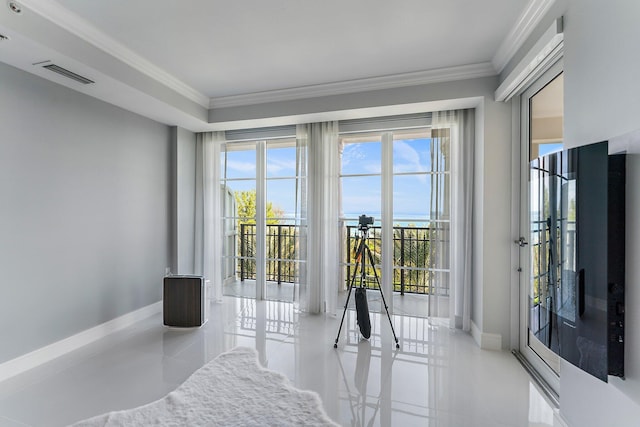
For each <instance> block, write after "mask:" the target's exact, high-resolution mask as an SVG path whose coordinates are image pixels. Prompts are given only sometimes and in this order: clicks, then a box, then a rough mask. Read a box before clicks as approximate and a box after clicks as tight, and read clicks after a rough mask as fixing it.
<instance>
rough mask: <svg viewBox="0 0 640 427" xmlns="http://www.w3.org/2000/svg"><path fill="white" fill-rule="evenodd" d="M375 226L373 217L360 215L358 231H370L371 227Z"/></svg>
mask: <svg viewBox="0 0 640 427" xmlns="http://www.w3.org/2000/svg"><path fill="white" fill-rule="evenodd" d="M372 225H373V217H372V216H366V215H360V216H359V217H358V229H359V230H368V229H369V227H370V226H372Z"/></svg>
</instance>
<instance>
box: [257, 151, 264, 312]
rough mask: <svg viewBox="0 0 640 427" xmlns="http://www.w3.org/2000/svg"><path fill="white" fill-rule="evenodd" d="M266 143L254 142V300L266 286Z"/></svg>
mask: <svg viewBox="0 0 640 427" xmlns="http://www.w3.org/2000/svg"><path fill="white" fill-rule="evenodd" d="M266 147H267V143H266V141H258V142H257V143H256V300H263V299H264V297H265V288H266V283H267V282H266V277H267V272H266V256H267V239H266V235H267V219H266V215H267V209H266V206H267V202H266V187H267V181H266V175H267V171H266V169H267V150H266Z"/></svg>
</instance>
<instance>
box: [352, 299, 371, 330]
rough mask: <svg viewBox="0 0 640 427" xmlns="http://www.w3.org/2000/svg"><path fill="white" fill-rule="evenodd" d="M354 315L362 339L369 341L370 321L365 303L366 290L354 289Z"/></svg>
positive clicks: (367, 305) (367, 306)
mask: <svg viewBox="0 0 640 427" xmlns="http://www.w3.org/2000/svg"><path fill="white" fill-rule="evenodd" d="M355 298H356V314H357V319H358V326H359V327H360V333H361V334H362V336H363V337H365V338H367V339H369V337H370V336H371V319H370V318H369V304H368V303H367V290H366V289H365V288H356V295H355Z"/></svg>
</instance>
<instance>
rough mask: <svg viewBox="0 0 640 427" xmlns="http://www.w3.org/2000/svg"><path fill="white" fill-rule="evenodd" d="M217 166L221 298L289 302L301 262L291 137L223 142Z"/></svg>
mask: <svg viewBox="0 0 640 427" xmlns="http://www.w3.org/2000/svg"><path fill="white" fill-rule="evenodd" d="M221 162H222V165H221V170H222V176H221V185H222V187H223V191H222V194H223V201H222V203H223V207H224V208H223V212H224V215H223V222H224V227H223V229H224V230H225V240H224V243H223V258H224V263H223V264H224V266H225V278H226V279H225V285H224V289H223V293H224V294H225V295H231V296H238V297H247V298H255V299H259V300H262V299H267V300H279V301H289V302H291V301H293V298H294V294H295V292H294V287H295V285H296V284H297V282H298V278H299V264H300V262H301V260H300V259H299V258H300V256H299V251H298V245H299V233H298V227H297V225H296V222H297V219H299V218H298V216H299V214H300V212H299V210H298V209H296V188H297V187H296V186H297V184H298V180H299V179H300V176H299V172H298V170H297V169H298V168H297V164H296V141H295V138H281V139H273V140H254V141H240V142H236V141H233V142H227V143H225V144H224V147H223V150H222V156H221Z"/></svg>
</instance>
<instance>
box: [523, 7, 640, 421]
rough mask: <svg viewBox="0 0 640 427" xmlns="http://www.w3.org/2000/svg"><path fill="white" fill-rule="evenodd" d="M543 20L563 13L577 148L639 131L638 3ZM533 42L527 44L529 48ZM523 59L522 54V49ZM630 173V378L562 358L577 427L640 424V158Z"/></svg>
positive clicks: (571, 141) (570, 124) (565, 400)
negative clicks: (603, 377)
mask: <svg viewBox="0 0 640 427" xmlns="http://www.w3.org/2000/svg"><path fill="white" fill-rule="evenodd" d="M559 5H560V6H557V7H555V8H554V10H553V11H552V12H551V13H550V15H549V16H547V18H546V20H545V21H544V22H543V23H541V28H540V29H538V31H537V33H540V30H541V29H543V28H542V27H544V28H545V29H546V28H547V27H548V25H549V24H550V22H551V20H552V19H554V18H556V17H557V16H558V14H559V13H564V24H565V28H564V43H565V54H564V84H565V94H564V108H565V124H564V126H565V127H564V135H565V142H566V146H567V147H574V146H579V145H584V144H589V143H593V142H598V141H602V140H608V139H610V138H613V137H616V136H619V135H622V134H626V133H628V132H631V131H634V130H637V129H640V84H638V76H640V56H639V55H638V54H637V50H638V47H637V42H638V40H640V26H638V18H639V17H640V2H638V1H636V0H568V1H560V2H559ZM531 44H532V41H531V40H530V41H529V42H528V45H531ZM520 56H521V54H520ZM638 144H640V141H638ZM628 169H629V170H628V173H627V179H628V181H627V188H628V192H627V224H626V227H627V263H626V264H627V270H626V284H627V293H626V306H627V309H626V331H625V334H626V336H625V338H626V343H625V347H626V349H625V350H626V351H625V373H626V380H624V381H623V380H619V379H617V378H611V379H610V382H609V383H608V384H607V383H603V382H601V381H599V380H597V379H595V378H593V377H591V376H590V375H588V374H585V373H584V372H582V371H580V370H579V369H577V368H575V367H574V366H573V365H571V364H569V363H567V362H564V361H563V362H562V363H561V369H560V413H561V415H562V416H563V418H564V419H565V420H566V421H567V422H568V423H569V425H570V426H572V427H590V426H594V427H596V426H597V427H600V426H619V427H623V426H638V425H640V314H639V311H640V291H639V290H638V286H637V285H638V283H640V268H638V264H639V263H638V257H639V256H640V198H639V197H638V195H637V193H638V191H637V189H638V188H640V162H639V161H638V159H637V157H635V156H634V157H631V158H630V161H629V162H628Z"/></svg>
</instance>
